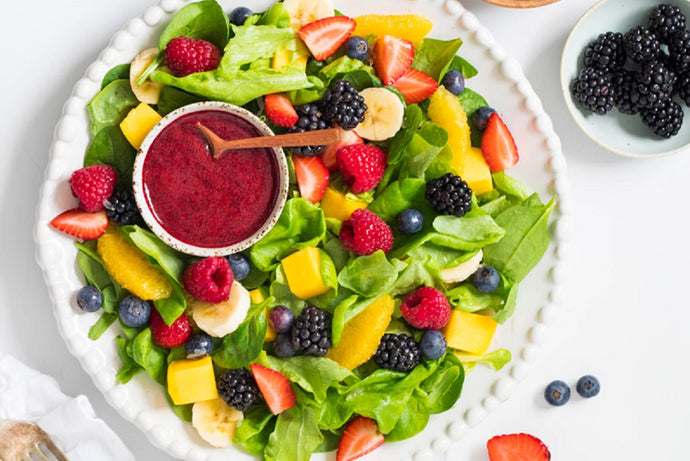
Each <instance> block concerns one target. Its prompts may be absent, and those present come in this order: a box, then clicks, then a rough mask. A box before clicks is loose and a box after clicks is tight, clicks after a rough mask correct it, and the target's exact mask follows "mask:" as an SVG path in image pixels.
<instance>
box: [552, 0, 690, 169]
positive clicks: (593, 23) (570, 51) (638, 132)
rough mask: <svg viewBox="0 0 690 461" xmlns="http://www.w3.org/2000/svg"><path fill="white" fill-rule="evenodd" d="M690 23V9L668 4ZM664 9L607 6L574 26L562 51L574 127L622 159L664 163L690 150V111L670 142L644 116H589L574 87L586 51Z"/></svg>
mask: <svg viewBox="0 0 690 461" xmlns="http://www.w3.org/2000/svg"><path fill="white" fill-rule="evenodd" d="M666 3H670V4H672V5H676V6H678V7H679V8H680V9H681V11H682V12H683V14H685V16H686V17H688V18H690V3H689V2H687V1H682V2H681V1H669V2H666ZM658 4H659V2H658V1H654V0H602V1H600V2H599V3H597V4H596V5H594V6H593V7H592V8H590V9H589V10H587V12H586V13H585V14H584V15H583V16H582V18H580V20H579V21H578V22H577V23H576V24H575V27H574V28H573V30H572V32H571V33H570V36H569V37H568V40H567V41H566V43H565V47H564V49H563V55H562V59H561V89H562V91H563V97H564V98H565V103H566V106H567V107H568V110H569V111H570V113H571V114H572V116H573V118H574V119H575V122H576V123H577V124H578V125H579V126H580V128H581V129H582V130H583V131H584V132H585V133H586V134H587V135H588V136H589V137H590V138H591V139H592V140H594V141H595V142H596V143H598V144H599V145H601V146H602V147H604V148H605V149H608V150H610V151H612V152H615V153H617V154H620V155H624V156H628V157H637V158H649V157H659V156H663V155H670V154H674V153H678V152H680V151H682V150H683V149H684V148H686V147H687V145H688V144H690V127H688V126H686V125H687V124H688V122H687V120H688V117H689V116H690V109H689V108H688V106H687V105H686V104H683V103H681V107H682V108H683V113H684V116H683V118H684V121H685V123H684V125H683V126H682V127H681V129H680V131H679V132H678V134H677V135H676V136H672V137H671V138H668V139H665V138H661V137H659V136H657V135H655V134H654V133H653V132H652V131H651V129H650V128H648V127H647V126H645V125H644V124H643V123H642V119H641V118H640V116H639V115H626V114H622V113H621V112H619V111H618V110H617V109H615V108H614V109H613V110H612V111H610V112H609V113H608V114H606V115H603V116H601V115H596V114H594V113H592V112H589V111H586V110H584V109H583V108H582V107H581V106H580V105H579V104H578V103H577V102H576V101H575V100H574V99H573V96H572V93H571V91H570V84H571V83H572V81H573V80H574V79H575V78H576V77H577V74H578V72H579V70H580V69H582V67H583V51H584V49H585V47H586V46H587V45H588V44H589V43H590V42H591V41H592V40H594V39H596V38H597V36H598V35H599V34H601V33H605V32H609V31H611V32H621V33H622V34H625V32H626V31H628V30H629V29H631V28H632V27H634V26H637V25H644V24H646V23H647V20H648V15H649V11H650V10H651V9H652V8H654V7H655V6H657V5H658Z"/></svg>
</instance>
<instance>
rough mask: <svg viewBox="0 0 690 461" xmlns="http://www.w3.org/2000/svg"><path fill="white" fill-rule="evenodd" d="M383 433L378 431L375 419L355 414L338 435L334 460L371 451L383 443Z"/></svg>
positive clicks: (338, 460) (351, 458)
mask: <svg viewBox="0 0 690 461" xmlns="http://www.w3.org/2000/svg"><path fill="white" fill-rule="evenodd" d="M383 440H384V437H383V434H381V433H380V432H379V426H378V425H377V424H376V421H374V420H373V419H370V418H365V417H364V416H355V418H354V419H353V420H352V421H350V422H349V423H348V425H347V427H346V428H345V432H343V435H342V436H341V437H340V443H338V451H336V454H335V459H336V461H351V460H353V459H357V458H359V457H360V456H364V455H366V454H367V453H369V452H371V451H373V450H374V449H375V448H377V447H378V446H379V445H381V444H382V443H383Z"/></svg>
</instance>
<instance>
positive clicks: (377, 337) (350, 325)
mask: <svg viewBox="0 0 690 461" xmlns="http://www.w3.org/2000/svg"><path fill="white" fill-rule="evenodd" d="M394 307H395V303H394V302H393V298H391V297H390V295H383V296H381V297H380V298H378V299H377V300H375V301H374V302H372V303H371V304H369V305H368V306H367V307H366V308H365V309H364V310H363V311H362V312H360V313H359V314H357V315H356V316H355V317H353V318H352V319H351V320H350V321H349V322H347V324H346V325H345V328H343V333H342V335H341V336H340V341H339V342H338V345H337V346H335V347H332V348H330V349H329V350H328V354H326V357H328V358H330V359H332V360H333V361H335V362H337V363H339V364H340V365H341V366H343V367H345V368H347V369H348V370H352V369H354V368H357V367H358V366H360V365H361V364H363V363H364V362H366V361H367V360H369V359H370V358H371V357H372V356H373V355H374V354H375V353H376V349H377V348H378V347H379V343H380V342H381V338H382V337H383V334H384V333H385V332H386V328H387V327H388V324H389V323H390V321H391V315H393V308H394Z"/></svg>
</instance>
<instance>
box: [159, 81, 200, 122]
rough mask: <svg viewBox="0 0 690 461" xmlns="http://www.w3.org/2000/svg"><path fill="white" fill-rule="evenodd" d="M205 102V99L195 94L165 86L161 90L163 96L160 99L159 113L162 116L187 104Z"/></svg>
mask: <svg viewBox="0 0 690 461" xmlns="http://www.w3.org/2000/svg"><path fill="white" fill-rule="evenodd" d="M199 101H203V98H200V97H199V96H195V95H193V94H190V93H187V92H186V91H182V90H180V89H178V88H175V87H174V86H164V87H163V88H161V94H160V96H159V97H158V105H157V106H156V107H157V109H158V113H159V114H161V115H162V116H165V115H167V114H169V113H170V112H172V111H174V110H176V109H179V108H180V107H182V106H186V105H187V104H193V103H195V102H199Z"/></svg>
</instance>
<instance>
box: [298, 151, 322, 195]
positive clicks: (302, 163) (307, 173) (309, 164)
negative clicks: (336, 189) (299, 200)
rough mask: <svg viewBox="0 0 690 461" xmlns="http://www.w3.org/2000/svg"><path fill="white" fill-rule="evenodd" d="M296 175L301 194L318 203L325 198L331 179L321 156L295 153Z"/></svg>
mask: <svg viewBox="0 0 690 461" xmlns="http://www.w3.org/2000/svg"><path fill="white" fill-rule="evenodd" d="M292 163H294V164H295V176H297V186H298V187H299V194H300V195H301V196H302V197H304V198H305V199H307V200H309V201H310V202H311V203H317V202H319V201H320V200H321V199H322V198H323V194H325V193H326V187H327V186H328V180H329V179H330V173H329V172H328V168H326V165H325V164H324V163H323V160H321V159H320V158H319V157H304V156H302V155H293V156H292Z"/></svg>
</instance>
